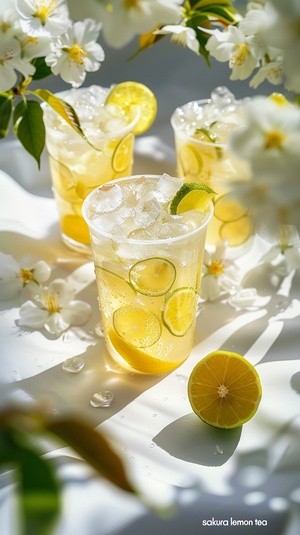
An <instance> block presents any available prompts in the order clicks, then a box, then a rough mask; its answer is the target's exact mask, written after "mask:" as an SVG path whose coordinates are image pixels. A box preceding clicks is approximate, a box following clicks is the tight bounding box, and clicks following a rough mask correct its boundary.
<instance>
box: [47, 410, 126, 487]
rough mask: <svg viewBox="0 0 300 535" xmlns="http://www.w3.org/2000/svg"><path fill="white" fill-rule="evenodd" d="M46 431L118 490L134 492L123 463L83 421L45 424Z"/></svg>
mask: <svg viewBox="0 0 300 535" xmlns="http://www.w3.org/2000/svg"><path fill="white" fill-rule="evenodd" d="M46 429H47V430H48V431H51V432H52V433H54V434H55V435H56V436H57V437H59V438H60V439H62V440H63V441H64V442H66V443H67V444H69V446H71V447H72V448H73V449H74V450H75V451H76V452H77V453H79V455H80V456H81V457H82V458H83V459H84V460H85V461H87V462H88V463H89V464H90V465H91V466H93V467H94V468H95V469H96V470H97V471H98V472H99V473H100V474H102V475H103V476H104V477H106V478H107V479H108V480H109V481H111V482H112V483H114V484H115V485H117V486H118V487H119V488H121V489H123V490H126V491H128V492H135V490H134V489H133V487H132V485H131V483H130V482H129V480H128V478H127V476H126V473H125V469H124V467H123V463H122V462H121V459H120V458H119V457H118V455H117V454H116V453H115V452H114V450H113V449H112V448H111V446H110V444H109V443H108V441H107V440H106V439H105V438H104V437H103V435H101V434H100V433H99V432H98V431H96V430H94V429H93V428H92V427H90V426H89V425H88V424H86V423H85V422H84V421H82V420H79V419H76V418H66V419H61V420H58V421H53V422H50V423H48V424H47V426H46Z"/></svg>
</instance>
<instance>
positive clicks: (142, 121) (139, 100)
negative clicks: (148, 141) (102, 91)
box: [105, 82, 157, 135]
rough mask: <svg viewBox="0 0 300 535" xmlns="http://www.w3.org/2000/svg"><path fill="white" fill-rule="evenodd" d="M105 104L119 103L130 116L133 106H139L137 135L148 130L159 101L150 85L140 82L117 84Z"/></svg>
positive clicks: (135, 130) (135, 131)
mask: <svg viewBox="0 0 300 535" xmlns="http://www.w3.org/2000/svg"><path fill="white" fill-rule="evenodd" d="M105 104H118V105H119V106H121V108H122V109H123V110H124V111H125V113H126V115H129V116H131V112H132V109H133V107H138V108H139V109H140V117H139V119H138V122H137V124H136V126H135V129H134V133H135V134H136V135H138V134H143V133H144V132H146V130H148V129H149V128H150V126H151V125H152V123H153V121H154V119H155V117H156V112H157V102H156V98H155V96H154V94H153V93H152V91H151V89H149V87H147V86H145V85H144V84H140V83H138V82H122V83H120V84H117V85H115V86H114V87H113V88H112V89H111V91H110V92H109V93H108V95H107V97H106V101H105Z"/></svg>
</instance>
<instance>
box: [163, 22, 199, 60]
mask: <svg viewBox="0 0 300 535" xmlns="http://www.w3.org/2000/svg"><path fill="white" fill-rule="evenodd" d="M153 33H155V34H161V35H167V34H169V33H170V34H172V37H171V42H173V43H176V44H178V45H181V46H186V47H188V48H190V50H192V51H193V52H195V54H198V55H199V54H200V52H199V42H198V40H197V35H196V32H195V30H193V28H188V27H187V26H181V25H180V24H178V25H172V24H169V25H167V26H163V28H161V29H160V30H156V31H155V32H153Z"/></svg>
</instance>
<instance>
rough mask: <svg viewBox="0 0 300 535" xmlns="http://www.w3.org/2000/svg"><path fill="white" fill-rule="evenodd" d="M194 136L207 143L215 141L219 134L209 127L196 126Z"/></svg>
mask: <svg viewBox="0 0 300 535" xmlns="http://www.w3.org/2000/svg"><path fill="white" fill-rule="evenodd" d="M194 138H196V139H200V140H201V141H204V142H205V143H215V142H216V139H217V135H216V134H214V133H213V132H210V131H209V130H208V128H196V130H195V133H194Z"/></svg>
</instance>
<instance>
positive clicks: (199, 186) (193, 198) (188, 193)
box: [170, 182, 216, 215]
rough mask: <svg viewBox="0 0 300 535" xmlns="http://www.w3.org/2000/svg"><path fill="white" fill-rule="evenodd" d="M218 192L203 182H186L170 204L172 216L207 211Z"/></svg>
mask: <svg viewBox="0 0 300 535" xmlns="http://www.w3.org/2000/svg"><path fill="white" fill-rule="evenodd" d="M215 195H216V192H215V191H214V190H213V189H212V188H210V187H209V186H207V184H204V183H202V182H186V183H185V184H183V185H182V186H181V188H180V189H179V190H178V191H177V193H176V195H175V196H174V197H173V199H172V201H171V204H170V212H171V214H173V215H175V214H181V213H182V212H187V211H188V210H200V211H203V212H204V211H206V210H207V208H208V206H209V203H210V200H211V199H213V197H214V196H215Z"/></svg>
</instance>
